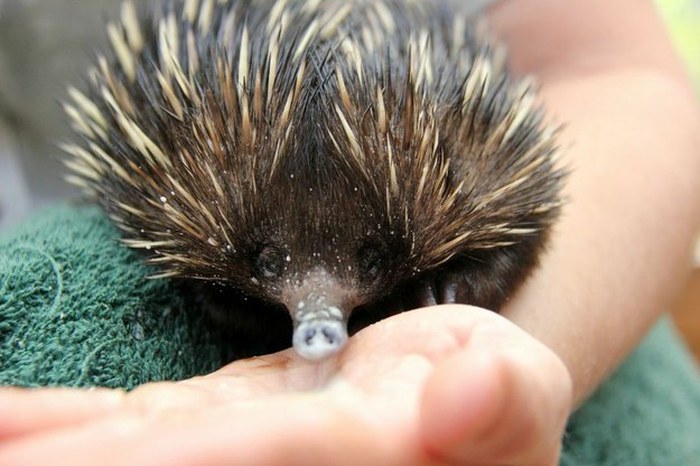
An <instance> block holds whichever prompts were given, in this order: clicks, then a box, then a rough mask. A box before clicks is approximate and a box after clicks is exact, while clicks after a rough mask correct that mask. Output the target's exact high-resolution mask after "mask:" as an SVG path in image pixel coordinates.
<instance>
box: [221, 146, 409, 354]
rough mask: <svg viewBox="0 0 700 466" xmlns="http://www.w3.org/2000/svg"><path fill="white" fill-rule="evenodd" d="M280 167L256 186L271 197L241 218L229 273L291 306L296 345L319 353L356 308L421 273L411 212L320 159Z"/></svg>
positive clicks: (335, 341)
mask: <svg viewBox="0 0 700 466" xmlns="http://www.w3.org/2000/svg"><path fill="white" fill-rule="evenodd" d="M305 150H315V149H313V148H312V147H311V146H310V145H305ZM319 170H322V171H323V172H324V174H323V175H322V176H321V177H319ZM280 172H281V173H282V175H280V178H285V179H280V178H278V179H273V180H271V181H270V184H269V185H267V186H264V185H263V186H261V187H259V188H258V189H261V190H262V191H263V192H266V196H265V202H260V203H253V205H252V207H251V210H250V211H249V215H247V216H246V220H244V221H243V222H242V223H241V224H239V227H240V228H241V230H242V231H246V232H248V233H247V235H246V238H245V239H243V238H241V241H240V242H239V243H238V244H239V246H238V247H237V249H238V250H239V252H240V254H234V255H232V256H231V261H232V262H231V264H230V266H228V267H224V268H225V269H228V270H229V271H231V272H230V273H229V275H228V276H227V277H223V278H225V279H226V280H228V281H229V282H230V283H231V285H232V286H234V287H236V288H237V289H240V290H245V292H246V293H247V294H248V295H250V296H254V297H257V298H259V299H260V300H261V301H262V302H267V303H271V304H273V305H278V306H279V305H283V306H284V307H286V309H287V311H288V312H289V314H290V316H291V318H292V322H293V326H294V334H293V339H292V340H293V345H294V348H295V349H296V351H297V352H298V353H299V354H300V355H302V356H303V357H305V358H307V359H320V358H323V357H325V356H327V355H329V354H331V353H334V352H336V351H338V350H339V349H340V348H341V347H342V346H343V344H344V343H345V341H346V340H347V337H348V331H347V328H348V323H349V321H350V318H351V316H352V315H353V312H354V310H355V309H357V308H360V307H361V306H367V305H369V304H371V303H376V302H377V301H378V300H380V299H382V298H385V297H387V296H388V295H390V294H391V292H392V291H394V290H395V289H396V288H397V286H398V285H399V284H401V283H403V282H404V281H406V280H407V279H409V278H410V277H411V276H412V275H414V274H415V270H413V266H414V265H415V260H413V259H414V257H413V255H412V251H411V243H410V238H411V237H410V234H411V232H410V231H409V230H408V229H407V228H406V225H405V224H403V223H404V220H405V219H401V221H399V220H398V219H395V218H391V217H388V216H387V214H386V209H385V208H384V209H382V206H381V204H382V203H383V202H384V198H383V197H378V198H377V197H376V196H373V193H372V192H371V191H370V192H368V190H367V187H366V186H363V185H362V183H356V184H353V183H347V182H344V181H343V180H344V179H346V175H347V173H344V171H343V170H339V171H335V172H333V171H332V168H330V167H320V166H318V165H316V166H311V167H309V166H294V167H292V166H289V167H286V168H285V169H282V170H281V171H280ZM324 186H325V187H324ZM250 312H255V310H254V309H251V310H250Z"/></svg>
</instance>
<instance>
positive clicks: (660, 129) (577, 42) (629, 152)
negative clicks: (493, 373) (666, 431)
mask: <svg viewBox="0 0 700 466" xmlns="http://www.w3.org/2000/svg"><path fill="white" fill-rule="evenodd" d="M611 4H612V5H611ZM632 4H634V5H635V6H636V7H638V9H637V11H636V12H632V13H630V8H631V5H632ZM626 7H627V8H626ZM509 9H510V10H509ZM520 9H522V11H521V12H518V11H516V10H520ZM574 10H580V11H574ZM518 14H520V15H521V16H520V18H521V22H518V21H515V17H517V15H518ZM629 14H631V16H630V15H629ZM621 16H622V17H621ZM582 18H583V19H582ZM493 20H494V24H495V26H494V27H495V28H496V30H497V31H498V32H499V33H500V34H501V35H502V36H503V37H504V38H505V39H506V40H507V41H508V42H509V44H510V45H511V49H512V54H513V62H514V63H513V64H514V66H515V67H516V69H518V70H519V71H521V72H528V73H533V74H537V75H538V76H539V77H540V80H541V83H542V97H543V100H544V102H545V105H546V107H547V109H548V110H549V112H550V113H551V114H552V115H553V116H554V118H555V119H556V120H558V121H562V122H565V124H566V125H567V126H566V127H565V129H564V130H563V133H562V145H563V147H564V148H565V151H564V152H565V155H564V164H565V165H566V166H568V167H569V169H570V170H571V176H570V178H569V182H568V186H567V189H566V193H565V195H566V196H567V198H568V203H567V205H566V207H565V209H564V212H563V216H562V219H561V222H560V224H559V225H558V227H557V229H556V231H555V233H554V235H553V238H552V244H551V248H550V250H549V252H548V254H547V255H546V257H545V258H544V260H543V262H542V266H541V268H540V269H539V270H538V271H537V272H536V273H535V275H534V276H533V277H532V279H531V280H530V281H529V282H528V283H527V284H526V286H525V287H523V289H522V290H521V293H520V294H519V295H518V296H517V297H516V299H514V300H513V301H512V303H511V304H510V306H509V307H508V309H506V311H505V314H506V316H508V317H509V318H510V319H512V320H513V321H515V322H516V323H517V324H519V325H520V326H522V327H523V328H525V329H526V330H527V331H529V332H530V333H531V334H532V335H533V336H535V337H536V338H538V339H540V340H541V341H543V342H544V343H545V344H547V345H548V346H549V347H550V348H552V349H553V350H554V351H555V352H557V354H559V356H560V357H561V358H562V359H563V360H564V362H565V363H566V364H567V366H568V367H569V370H570V371H571V374H572V377H573V379H574V390H575V393H574V398H575V403H576V404H578V403H580V402H581V401H582V400H583V399H585V397H586V396H587V395H588V394H589V393H590V392H591V391H592V390H593V389H595V387H596V386H597V385H598V384H599V383H600V381H601V379H602V378H603V377H604V376H605V375H607V374H608V373H609V372H610V371H611V370H613V369H614V368H615V367H616V365H617V364H618V363H619V362H620V361H621V360H622V358H624V357H625V356H626V355H627V354H628V353H629V351H630V350H631V349H632V348H633V347H634V346H635V345H636V344H637V343H638V341H639V340H640V338H641V337H642V336H643V335H644V333H645V332H646V330H647V329H648V328H649V326H650V325H651V324H652V323H653V321H654V320H655V319H656V317H657V316H658V314H659V313H660V312H662V311H663V310H664V309H665V308H666V307H667V306H668V304H669V302H670V301H671V300H672V298H673V296H674V294H675V293H676V292H677V290H678V287H679V286H680V285H681V284H682V283H683V279H684V274H685V273H686V271H687V269H688V267H687V265H688V258H689V253H688V251H689V249H690V247H691V244H692V241H693V237H694V232H695V230H696V228H697V223H698V222H697V219H698V218H700V206H699V202H698V200H699V199H700V195H699V194H698V193H699V186H698V181H697V179H698V176H697V174H698V173H700V157H699V155H700V154H698V152H697V148H698V147H700V140H699V137H698V134H700V123H698V115H697V109H696V107H695V103H694V99H693V95H692V92H691V91H690V87H689V86H688V85H687V83H686V81H685V79H686V78H685V76H684V74H683V70H682V67H681V66H680V65H679V64H678V61H677V59H676V58H675V56H674V54H673V51H672V49H671V47H670V45H669V44H668V41H667V39H666V38H665V34H664V32H663V29H662V27H661V25H660V24H659V20H658V18H657V17H656V15H655V12H654V11H653V7H652V6H651V4H650V3H649V2H646V1H631V0H623V1H620V2H602V1H596V0H592V1H590V2H564V1H558V2H557V1H550V0H531V1H520V2H511V3H509V2H504V3H503V4H501V6H500V7H499V8H498V9H496V11H495V12H494V16H493ZM615 25H617V26H619V28H617V29H616V28H615V27H613V26H615ZM640 50H641V51H642V53H640Z"/></svg>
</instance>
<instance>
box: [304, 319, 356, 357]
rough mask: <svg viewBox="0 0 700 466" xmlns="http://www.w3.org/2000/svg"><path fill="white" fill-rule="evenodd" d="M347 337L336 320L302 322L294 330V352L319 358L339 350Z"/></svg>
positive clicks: (342, 327)
mask: <svg viewBox="0 0 700 466" xmlns="http://www.w3.org/2000/svg"><path fill="white" fill-rule="evenodd" d="M347 339H348V334H347V330H346V329H345V326H344V325H343V323H342V322H340V321H337V320H314V321H309V322H302V323H301V324H299V326H298V327H297V328H296V330H295V331H294V336H293V343H294V349H295V350H296V352H297V353H298V354H299V355H300V356H302V357H303V358H305V359H309V360H314V361H315V360H319V359H323V358H326V357H328V356H331V355H333V354H335V353H337V352H339V351H340V350H341V349H342V348H343V346H345V342H346V341H347Z"/></svg>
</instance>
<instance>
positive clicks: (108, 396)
mask: <svg viewBox="0 0 700 466" xmlns="http://www.w3.org/2000/svg"><path fill="white" fill-rule="evenodd" d="M123 398H124V392H122V391H120V390H109V389H97V390H78V389H70V388H46V389H21V388H2V389H0V441H5V440H7V439H8V438H11V437H16V436H20V435H24V434H27V433H29V432H33V431H37V430H42V429H50V428H55V427H59V426H65V425H70V424H76V423H80V422H84V421H86V420H89V419H92V418H95V417H98V416H103V415H105V414H106V413H108V412H113V411H114V410H116V409H117V408H118V407H119V406H120V405H121V403H122V401H123Z"/></svg>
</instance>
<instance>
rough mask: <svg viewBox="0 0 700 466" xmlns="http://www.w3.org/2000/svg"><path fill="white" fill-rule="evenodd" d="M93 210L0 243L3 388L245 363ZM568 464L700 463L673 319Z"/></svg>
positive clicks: (54, 218) (603, 397) (588, 420)
mask: <svg viewBox="0 0 700 466" xmlns="http://www.w3.org/2000/svg"><path fill="white" fill-rule="evenodd" d="M117 238H118V232H117V231H116V229H115V228H114V227H113V226H112V225H111V224H110V223H109V222H108V221H107V219H106V218H105V217H104V215H102V214H101V213H100V211H99V210H97V209H95V208H93V207H88V206H57V207H54V208H53V209H51V210H48V211H45V212H43V213H41V214H40V215H38V216H37V217H35V218H34V219H33V220H32V221H29V222H28V223H26V224H25V225H23V226H22V227H20V228H19V229H17V230H15V231H14V232H12V233H10V234H9V235H6V236H5V237H3V238H0V384H11V385H21V386H46V385H67V386H76V387H77V386H80V387H88V386H106V387H123V388H127V389H129V388H133V387H135V386H137V385H139V384H142V383H145V382H149V381H155V380H176V379H183V378H187V377H191V376H194V375H197V374H204V373H207V372H210V371H212V370H214V369H216V368H218V367H220V366H221V365H222V364H224V363H225V362H226V361H229V360H231V358H233V357H235V355H236V352H235V349H236V348H235V342H233V343H231V342H230V340H228V341H224V339H223V338H222V336H221V335H220V334H219V333H218V332H217V331H216V328H215V326H214V325H213V323H212V322H211V321H209V319H208V317H207V316H206V315H203V314H201V313H198V312H197V311H196V306H193V305H192V304H191V303H189V302H188V301H187V300H186V299H185V298H183V297H181V296H180V295H179V294H178V293H177V290H176V289H175V287H174V286H173V285H172V284H170V283H168V282H167V281H164V280H147V279H145V277H146V276H147V275H148V274H149V273H150V272H151V271H152V270H151V269H149V268H148V267H147V266H145V265H143V264H142V262H141V260H140V258H139V256H138V254H137V253H135V252H133V251H131V250H130V249H128V248H125V247H123V246H121V245H120V244H119V243H118V242H117ZM562 464H564V465H616V466H619V465H622V466H624V465H635V466H640V465H663V466H674V465H678V466H689V465H690V466H692V465H700V375H699V374H698V372H697V368H696V367H695V366H694V364H693V361H692V359H691V358H690V356H689V355H688V353H687V352H686V351H685V349H684V348H683V347H682V345H681V344H680V342H679V339H678V337H677V336H676V334H675V333H674V331H673V329H672V326H671V325H670V323H669V322H668V320H663V321H662V322H661V323H660V324H659V325H658V326H657V327H656V328H655V330H654V331H653V332H652V333H651V334H650V335H649V337H648V338H647V339H646V340H645V341H644V342H643V343H642V345H641V346H640V347H639V348H638V350H637V351H636V352H635V353H634V354H633V355H632V356H631V357H630V358H629V359H628V360H627V362H626V363H625V364H624V365H623V366H622V367H621V368H620V369H619V370H618V371H617V373H616V374H615V375H614V376H613V377H612V378H611V379H610V380H609V381H608V382H607V383H606V384H604V385H603V386H602V387H601V388H600V389H599V390H598V392H597V393H596V394H595V395H594V396H593V398H592V399H591V400H590V401H588V403H586V404H585V405H584V406H583V407H582V408H581V409H580V410H579V411H578V412H577V413H575V414H574V416H572V418H571V421H570V422H569V426H568V429H567V434H566V437H565V446H564V454H563V460H562Z"/></svg>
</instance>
